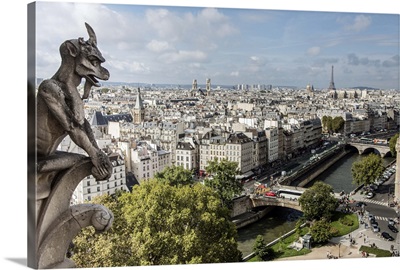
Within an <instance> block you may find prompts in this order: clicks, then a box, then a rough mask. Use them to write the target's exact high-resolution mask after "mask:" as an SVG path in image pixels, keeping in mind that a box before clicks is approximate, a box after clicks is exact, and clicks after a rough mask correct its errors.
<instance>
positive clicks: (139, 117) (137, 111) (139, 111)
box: [133, 88, 144, 124]
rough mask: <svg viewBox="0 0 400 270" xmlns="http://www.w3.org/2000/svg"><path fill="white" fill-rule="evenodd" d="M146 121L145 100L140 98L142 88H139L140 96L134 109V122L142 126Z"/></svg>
mask: <svg viewBox="0 0 400 270" xmlns="http://www.w3.org/2000/svg"><path fill="white" fill-rule="evenodd" d="M143 120H144V106H143V100H142V97H141V96H140V88H138V94H137V97H136V102H135V106H134V107H133V122H134V123H135V124H140V123H141V122H143Z"/></svg>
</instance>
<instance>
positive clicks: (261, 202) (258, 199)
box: [250, 196, 302, 211]
mask: <svg viewBox="0 0 400 270" xmlns="http://www.w3.org/2000/svg"><path fill="white" fill-rule="evenodd" d="M250 200H251V202H252V204H253V207H254V208H256V207H261V206H280V207H287V208H292V209H296V210H298V211H302V210H301V206H300V204H299V201H298V200H290V199H284V198H278V197H264V196H250Z"/></svg>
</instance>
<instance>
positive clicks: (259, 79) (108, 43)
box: [36, 2, 400, 89]
mask: <svg viewBox="0 0 400 270" xmlns="http://www.w3.org/2000/svg"><path fill="white" fill-rule="evenodd" d="M36 14H37V17H36V18H37V19H36V22H37V25H36V37H37V43H36V46H37V47H36V53H37V55H36V59H37V77H39V78H49V77H51V76H52V75H53V74H54V73H55V71H56V70H57V69H58V67H59V64H60V55H59V52H58V48H59V46H60V44H61V43H62V42H64V41H65V40H67V39H75V38H78V37H83V38H85V39H87V38H88V34H87V32H86V29H85V26H84V22H87V23H89V24H90V25H91V26H92V28H93V29H94V31H95V32H96V35H97V39H98V47H99V49H100V50H101V51H102V53H103V56H104V58H105V59H106V62H105V63H104V64H103V66H104V67H106V68H107V69H108V70H109V71H110V74H111V76H110V79H109V81H111V82H129V83H138V82H139V83H154V84H160V83H166V84H182V85H190V84H191V83H192V81H193V80H194V79H196V80H197V82H198V83H199V84H205V82H206V79H207V78H210V79H211V84H212V86H213V87H215V86H218V85H237V84H249V85H251V84H271V85H273V86H295V87H300V88H305V87H306V86H307V85H308V84H310V85H313V86H314V88H316V89H324V88H328V86H329V83H330V80H331V71H332V66H333V67H334V82H335V85H336V88H338V89H340V88H349V87H356V86H368V87H374V88H380V89H399V27H400V26H399V15H398V14H378V13H375V14H374V13H365V12H364V13H357V12H335V11H328V12H326V11H301V10H300V11H296V10H271V9H255V8H235V7H233V8H232V7H227V8H226V7H220V8H219V7H213V6H203V7H202V6H197V7H196V6H167V5H164V6H163V5H147V6H146V5H141V4H134V5H128V4H112V3H111V4H97V3H79V2H78V3H76V2H75V3H74V2H69V3H68V2H53V3H52V2H37V12H36Z"/></svg>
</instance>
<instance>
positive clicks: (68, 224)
mask: <svg viewBox="0 0 400 270" xmlns="http://www.w3.org/2000/svg"><path fill="white" fill-rule="evenodd" d="M85 25H86V29H87V32H88V34H89V39H88V40H86V41H85V40H84V39H83V38H78V39H71V40H66V41H65V42H63V43H62V44H61V46H60V54H61V66H60V67H59V69H58V71H57V72H56V73H55V74H54V75H53V77H51V78H50V79H47V80H44V81H43V82H42V83H41V84H40V85H39V87H38V91H37V95H36V102H37V103H36V111H37V124H36V155H37V156H36V158H37V162H36V164H37V172H36V247H37V249H36V253H37V268H70V267H74V266H75V264H74V262H73V261H72V260H70V259H69V258H67V256H66V253H67V250H68V247H69V245H70V244H71V242H72V239H73V238H74V237H75V236H76V235H77V234H78V233H79V232H80V231H81V230H82V228H84V227H86V226H93V227H95V229H96V231H98V232H103V231H106V230H108V229H109V228H110V226H111V224H112V221H113V218H114V217H113V214H112V213H111V212H110V211H109V210H108V209H107V208H106V207H104V206H102V205H95V204H81V205H72V206H71V205H70V200H71V197H72V193H73V192H74V190H75V189H76V187H77V185H78V184H79V183H80V182H81V181H82V180H83V179H84V178H85V177H86V176H88V175H93V176H94V177H95V179H96V180H98V181H102V180H107V179H109V178H110V177H111V174H112V165H111V163H110V160H109V158H108V156H107V155H106V154H105V153H104V152H103V151H102V150H101V149H100V148H99V147H98V145H97V143H96V141H95V138H94V135H93V131H92V129H91V127H90V125H89V122H88V121H87V120H86V119H85V117H84V116H85V115H84V106H83V99H86V98H88V96H89V93H90V90H91V87H92V86H100V84H99V82H98V80H97V79H100V80H108V79H109V76H110V74H109V72H108V70H107V69H106V68H104V67H102V65H101V64H102V63H104V62H105V59H104V58H103V56H102V54H101V52H100V50H99V49H98V48H97V39H96V35H95V32H94V31H93V29H92V27H91V26H90V25H89V24H87V23H85ZM83 78H84V79H85V84H84V89H83V90H84V91H83V95H82V96H81V95H80V93H79V92H78V90H77V87H78V86H79V84H80V83H81V82H82V79H83ZM66 136H70V138H71V140H72V141H73V142H74V143H75V144H77V145H78V146H79V147H81V148H82V149H83V150H84V151H85V152H86V153H87V155H88V156H86V155H80V154H75V153H68V152H61V151H57V148H58V146H59V144H60V142H61V141H62V140H63V138H65V137H66Z"/></svg>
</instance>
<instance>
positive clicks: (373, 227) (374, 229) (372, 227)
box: [371, 224, 381, 232]
mask: <svg viewBox="0 0 400 270" xmlns="http://www.w3.org/2000/svg"><path fill="white" fill-rule="evenodd" d="M371 229H372V231H373V232H379V231H380V230H381V229H380V228H379V226H378V225H377V224H372V226H371Z"/></svg>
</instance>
